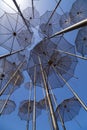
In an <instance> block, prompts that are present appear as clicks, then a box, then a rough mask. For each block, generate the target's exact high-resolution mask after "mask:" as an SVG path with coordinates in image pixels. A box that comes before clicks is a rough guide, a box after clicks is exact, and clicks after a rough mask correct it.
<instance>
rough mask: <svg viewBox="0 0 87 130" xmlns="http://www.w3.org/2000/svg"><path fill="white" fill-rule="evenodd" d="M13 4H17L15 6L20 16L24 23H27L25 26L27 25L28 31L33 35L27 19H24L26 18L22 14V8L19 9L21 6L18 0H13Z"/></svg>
mask: <svg viewBox="0 0 87 130" xmlns="http://www.w3.org/2000/svg"><path fill="white" fill-rule="evenodd" d="M13 2H14V4H15V6H16V8H17V10H18V12H19V13H20V16H21V18H22V19H23V21H24V23H25V25H26V27H27V29H28V31H29V32H30V33H31V31H30V30H29V26H28V24H27V22H26V20H25V18H24V16H23V14H22V12H21V10H20V8H19V6H18V4H17V2H16V0H13Z"/></svg>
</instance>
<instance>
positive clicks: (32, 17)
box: [23, 7, 40, 27]
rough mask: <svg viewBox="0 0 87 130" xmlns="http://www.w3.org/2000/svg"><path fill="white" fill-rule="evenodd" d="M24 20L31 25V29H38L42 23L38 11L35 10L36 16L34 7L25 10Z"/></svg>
mask: <svg viewBox="0 0 87 130" xmlns="http://www.w3.org/2000/svg"><path fill="white" fill-rule="evenodd" d="M23 15H24V18H25V19H26V20H27V22H28V23H29V24H30V27H36V26H37V25H39V22H40V15H39V12H38V11H37V9H35V8H34V14H33V11H32V7H27V8H26V9H24V10H23Z"/></svg>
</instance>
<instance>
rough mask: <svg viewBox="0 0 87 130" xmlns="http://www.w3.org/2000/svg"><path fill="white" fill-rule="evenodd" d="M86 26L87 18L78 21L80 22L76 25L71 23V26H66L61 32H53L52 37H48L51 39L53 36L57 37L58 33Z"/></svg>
mask: <svg viewBox="0 0 87 130" xmlns="http://www.w3.org/2000/svg"><path fill="white" fill-rule="evenodd" d="M84 26H87V19H84V20H82V21H80V22H78V23H76V24H74V25H71V26H69V27H67V28H65V29H63V30H61V31H59V32H56V33H55V34H53V35H52V36H50V37H48V38H46V39H51V38H53V37H56V36H58V35H61V34H63V33H67V32H70V31H73V30H75V29H78V28H80V27H84Z"/></svg>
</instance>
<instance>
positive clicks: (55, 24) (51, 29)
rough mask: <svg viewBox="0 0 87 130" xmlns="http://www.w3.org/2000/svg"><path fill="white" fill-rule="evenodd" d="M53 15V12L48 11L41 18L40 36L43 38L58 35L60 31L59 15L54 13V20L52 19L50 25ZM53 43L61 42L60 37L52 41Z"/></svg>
mask: <svg viewBox="0 0 87 130" xmlns="http://www.w3.org/2000/svg"><path fill="white" fill-rule="evenodd" d="M51 14H52V11H46V12H45V13H44V14H43V15H42V16H41V17H40V25H39V35H40V37H41V38H46V37H49V36H51V35H52V34H54V33H56V32H57V31H59V30H60V25H59V19H60V15H59V14H58V13H56V12H55V13H54V15H53V16H52V18H51V19H50V21H49V23H48V20H49V18H50V16H51ZM51 40H52V41H55V40H57V41H58V40H60V36H58V37H57V38H53V39H51Z"/></svg>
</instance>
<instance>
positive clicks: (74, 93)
mask: <svg viewBox="0 0 87 130" xmlns="http://www.w3.org/2000/svg"><path fill="white" fill-rule="evenodd" d="M53 69H54V71H55V72H56V73H57V74H58V75H59V77H60V78H61V79H62V81H63V82H64V83H65V84H66V86H67V87H68V89H69V90H70V91H71V92H72V94H73V95H74V96H75V97H76V99H77V100H78V101H79V103H80V104H81V105H82V107H83V108H84V109H85V110H86V111H87V106H86V105H85V103H84V102H83V101H82V100H81V98H80V97H79V96H78V94H77V93H76V92H75V91H74V90H73V89H72V87H71V86H70V84H69V83H68V82H67V81H66V80H65V79H64V78H63V76H62V75H61V74H60V73H59V72H57V71H56V69H55V67H54V66H53Z"/></svg>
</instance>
